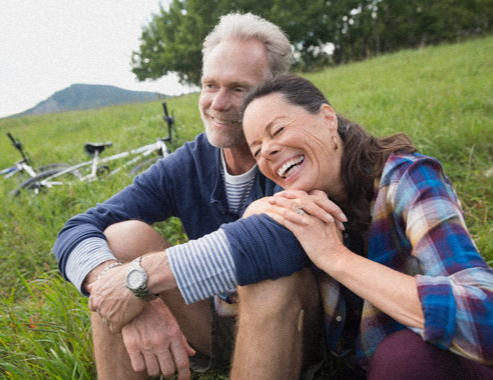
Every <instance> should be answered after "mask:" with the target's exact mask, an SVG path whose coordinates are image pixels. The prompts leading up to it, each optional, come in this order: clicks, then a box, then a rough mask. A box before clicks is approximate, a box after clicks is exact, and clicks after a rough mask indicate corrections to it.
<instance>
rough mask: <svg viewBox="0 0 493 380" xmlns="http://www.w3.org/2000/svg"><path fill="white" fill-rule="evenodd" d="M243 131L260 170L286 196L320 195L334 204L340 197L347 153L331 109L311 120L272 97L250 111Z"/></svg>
mask: <svg viewBox="0 0 493 380" xmlns="http://www.w3.org/2000/svg"><path fill="white" fill-rule="evenodd" d="M243 128H244V132H245V137H246V139H247V142H248V145H249V146H250V150H251V151H252V154H253V156H254V157H255V160H256V161H257V163H258V165H259V168H260V170H261V171H262V173H264V174H265V175H266V176H267V177H268V178H270V179H271V180H273V181H274V182H276V183H277V184H278V185H280V186H282V187H283V188H284V189H286V190H303V191H306V192H308V191H311V190H322V191H325V192H326V193H327V194H328V195H329V196H332V197H335V198H337V197H338V196H341V195H342V190H343V186H342V181H341V178H340V166H341V157H342V151H343V147H342V142H341V140H340V138H339V135H338V134H337V117H336V114H335V112H334V111H333V110H332V108H331V107H330V106H329V105H323V106H322V107H321V109H320V111H319V112H318V113H317V114H315V115H313V114H310V113H308V112H307V111H305V110H304V109H303V108H302V107H299V106H294V105H291V104H289V103H287V102H286V100H285V99H284V97H283V96H282V95H281V94H279V93H273V94H270V95H267V96H264V97H262V98H258V99H255V100H254V101H252V102H251V103H250V104H249V105H248V107H247V109H246V110H245V113H244V117H243ZM334 137H335V138H336V139H337V144H338V149H335V145H334Z"/></svg>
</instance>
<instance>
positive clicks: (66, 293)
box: [0, 37, 493, 380]
mask: <svg viewBox="0 0 493 380" xmlns="http://www.w3.org/2000/svg"><path fill="white" fill-rule="evenodd" d="M306 77H308V78H309V79H311V80H313V81H314V82H315V83H316V84H317V85H318V86H319V87H320V88H321V89H322V90H323V91H324V93H325V94H326V95H327V97H328V99H329V101H330V102H331V104H332V106H333V107H334V109H335V110H336V112H338V113H341V114H343V115H345V116H347V117H349V118H351V119H353V120H354V121H357V122H359V123H360V124H362V125H364V126H365V127H367V128H368V129H369V130H370V131H371V132H372V133H374V134H377V135H387V134H391V133H395V132H400V131H403V132H406V133H408V134H409V135H410V136H411V137H412V139H413V140H414V142H415V143H416V145H417V146H418V147H419V149H420V152H422V153H425V154H428V155H432V156H435V157H437V158H438V159H439V160H441V161H442V163H443V164H444V166H445V170H446V173H447V174H448V176H449V177H450V179H451V181H452V184H453V185H454V187H455V189H456V191H457V193H458V195H459V197H460V199H461V202H462V205H463V209H464V212H465V217H466V222H467V224H468V226H469V228H470V231H471V234H472V236H473V238H474V240H475V242H476V244H477V246H478V248H479V249H480V251H481V252H482V254H483V255H484V257H485V259H486V260H487V262H488V263H489V264H490V265H493V239H492V238H491V236H492V233H493V37H488V38H484V39H483V38H482V39H476V40H472V41H469V42H466V43H460V44H454V45H442V46H438V47H429V48H425V49H421V50H406V51H401V52H399V53H396V54H392V55H387V56H380V57H375V58H373V59H371V60H368V61H364V62H357V63H351V64H347V65H344V66H338V67H335V68H328V69H325V70H323V71H320V72H317V73H314V74H309V75H306ZM197 101H198V94H190V95H186V96H181V97H177V98H169V99H167V103H168V107H169V109H170V110H171V111H172V112H173V114H174V116H175V117H176V126H177V136H176V137H177V138H176V142H175V144H174V146H175V147H178V146H179V145H181V144H182V143H183V142H184V141H186V140H192V139H193V138H194V137H195V136H196V135H197V134H198V133H200V132H201V131H202V130H203V127H202V123H201V120H200V116H199V112H198V107H197ZM162 115H163V114H162V108H161V104H160V102H157V101H156V102H149V103H142V104H126V105H119V106H112V107H107V108H101V109H96V110H88V111H73V112H64V113H57V114H51V115H41V116H31V117H19V118H15V119H2V120H0V151H1V152H2V154H1V155H0V168H5V167H8V166H10V165H12V163H13V162H14V161H16V160H18V159H19V157H18V152H16V151H15V150H14V149H13V148H12V146H11V144H10V141H9V140H8V139H7V137H6V136H5V133H6V132H11V133H12V134H13V135H14V136H15V137H16V138H18V139H20V140H21V141H22V142H23V144H24V146H25V149H26V151H27V152H28V154H29V156H30V158H31V159H32V161H33V162H34V163H35V164H36V165H37V166H40V165H44V164H48V163H51V162H67V163H72V164H74V163H77V162H80V161H82V160H85V159H86V157H85V156H84V153H83V150H82V146H83V144H84V143H85V142H86V141H112V142H113V148H111V150H112V152H113V153H116V152H120V151H124V150H127V149H130V148H133V147H137V146H140V145H143V144H147V143H151V142H153V141H154V140H155V138H156V137H159V136H164V135H166V130H165V128H164V123H163V120H162ZM130 181H131V178H129V177H128V176H126V175H121V176H115V177H112V178H111V179H110V180H105V181H98V182H94V183H92V184H90V185H86V184H84V185H78V186H74V187H73V188H72V189H67V188H57V189H54V190H53V191H50V192H48V193H47V194H43V195H41V196H37V197H25V196H24V197H18V198H15V199H12V198H11V197H10V196H9V191H10V190H12V188H13V187H14V185H15V182H13V181H12V180H5V179H4V178H0V194H1V197H2V205H1V207H0V255H1V259H2V260H0V269H1V270H2V273H3V274H4V275H3V277H2V280H1V281H0V296H1V297H0V342H1V343H2V344H0V378H9V379H27V378H33V379H51V378H57V377H58V378H77V379H90V378H93V377H94V366H93V364H92V359H91V356H90V355H91V351H90V347H91V343H90V339H89V336H90V334H89V331H87V330H86V328H87V326H88V312H87V310H86V304H87V301H86V299H85V298H83V297H81V296H79V295H77V294H76V292H75V291H74V290H73V289H72V288H73V287H72V286H70V285H66V284H65V283H64V282H63V281H61V280H60V279H59V277H58V271H57V269H56V262H55V259H54V257H53V254H52V253H51V247H52V245H53V242H54V240H55V237H56V234H57V232H58V231H59V230H60V228H61V227H62V226H63V224H64V222H65V221H66V220H67V219H68V218H69V217H70V216H72V215H74V214H75V213H78V212H83V211H84V210H86V209H87V208H88V207H90V206H91V205H93V204H94V203H95V202H98V201H102V200H104V199H106V198H108V197H109V196H110V195H111V194H112V193H114V192H116V191H118V190H119V189H121V188H122V187H124V186H125V185H126V184H128V183H129V182H130ZM160 228H161V230H162V231H163V232H164V233H166V234H167V236H168V237H169V238H170V239H171V240H172V241H173V242H177V241H183V240H184V239H186V237H185V236H184V235H183V233H182V231H181V229H180V225H179V223H178V222H176V221H172V222H170V223H163V224H162V225H161V226H160ZM38 324H39V325H38ZM33 326H34V327H33ZM37 357H43V358H45V359H46V360H45V361H38V359H36V358H37ZM72 373H74V374H73V375H72ZM211 376H212V375H211ZM211 376H207V375H204V376H200V377H198V378H200V379H204V380H205V379H212V378H218V377H211Z"/></svg>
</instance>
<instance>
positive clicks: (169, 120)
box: [163, 102, 175, 142]
mask: <svg viewBox="0 0 493 380" xmlns="http://www.w3.org/2000/svg"><path fill="white" fill-rule="evenodd" d="M163 110H164V116H163V120H164V121H165V122H166V123H167V124H168V137H167V138H166V139H167V141H170V142H171V141H173V137H172V130H173V124H174V123H175V118H174V117H173V116H169V113H168V107H167V105H166V102H163Z"/></svg>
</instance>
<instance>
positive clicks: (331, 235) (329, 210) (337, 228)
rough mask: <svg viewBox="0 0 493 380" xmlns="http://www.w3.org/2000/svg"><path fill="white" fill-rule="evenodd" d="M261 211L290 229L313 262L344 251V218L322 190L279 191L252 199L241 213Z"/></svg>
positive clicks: (317, 262)
mask: <svg viewBox="0 0 493 380" xmlns="http://www.w3.org/2000/svg"><path fill="white" fill-rule="evenodd" d="M261 213H265V214H266V215H268V216H270V217H271V218H272V219H274V220H275V221H276V222H278V223H279V224H281V225H283V226H284V227H286V228H287V229H289V230H290V231H291V232H292V233H293V234H294V235H295V236H296V238H297V239H298V240H299V242H300V244H301V245H302V246H303V249H304V250H305V252H306V253H307V254H308V256H309V257H310V259H311V260H312V262H313V263H315V265H318V266H319V265H321V264H322V263H324V262H325V263H326V262H327V260H330V259H333V258H335V257H336V255H338V254H339V253H340V252H341V251H344V246H343V243H342V233H341V231H343V230H344V229H345V227H344V225H343V223H344V222H347V218H346V216H345V215H344V213H343V212H342V210H341V209H340V207H339V206H337V205H336V204H335V203H334V202H332V201H331V200H330V199H329V197H328V196H327V194H326V193H325V192H323V191H320V190H313V191H310V192H309V193H307V192H304V191H301V190H286V191H282V192H279V193H277V194H275V195H274V196H272V197H266V198H262V199H259V200H258V201H255V202H253V203H252V204H251V205H250V206H249V207H248V208H247V210H246V211H245V214H244V216H243V217H247V216H250V215H253V214H261Z"/></svg>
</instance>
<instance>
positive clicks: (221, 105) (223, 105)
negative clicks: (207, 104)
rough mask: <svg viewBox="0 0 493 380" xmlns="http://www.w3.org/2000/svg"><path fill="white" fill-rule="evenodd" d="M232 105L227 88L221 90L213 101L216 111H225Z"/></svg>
mask: <svg viewBox="0 0 493 380" xmlns="http://www.w3.org/2000/svg"><path fill="white" fill-rule="evenodd" d="M230 104H231V99H230V97H229V92H228V90H227V89H225V88H221V89H220V90H219V91H218V92H217V93H216V95H215V96H214V99H213V101H212V108H213V109H214V110H216V111H224V110H226V109H227V108H228V107H229V106H230Z"/></svg>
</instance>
